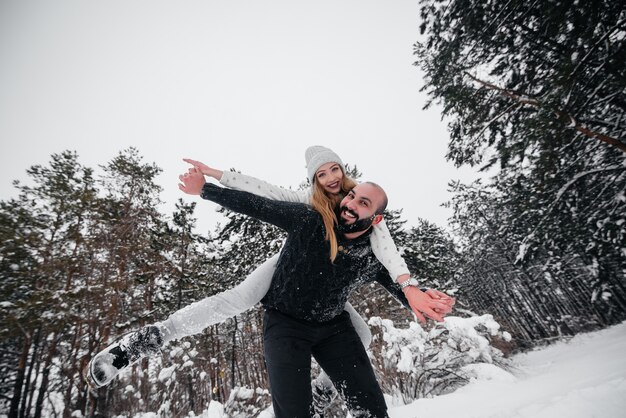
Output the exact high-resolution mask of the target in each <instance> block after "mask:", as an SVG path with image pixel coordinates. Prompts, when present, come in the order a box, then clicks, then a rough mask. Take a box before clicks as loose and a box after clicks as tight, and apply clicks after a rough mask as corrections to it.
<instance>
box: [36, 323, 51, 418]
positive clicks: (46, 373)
mask: <svg viewBox="0 0 626 418" xmlns="http://www.w3.org/2000/svg"><path fill="white" fill-rule="evenodd" d="M55 339H56V336H55V335H54V334H53V335H52V338H50V347H49V348H48V356H47V357H46V362H45V364H44V367H43V371H42V372H41V386H40V387H39V394H38V395H37V402H35V418H41V411H42V410H43V401H44V399H45V396H46V392H47V391H48V384H49V383H50V366H51V365H52V358H53V357H54V353H55V352H56V341H55Z"/></svg>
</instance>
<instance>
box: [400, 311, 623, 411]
mask: <svg viewBox="0 0 626 418" xmlns="http://www.w3.org/2000/svg"><path fill="white" fill-rule="evenodd" d="M513 360H514V363H515V364H516V365H517V366H518V370H517V371H514V374H515V376H513V375H511V374H508V373H505V372H500V370H498V372H495V373H494V372H493V371H494V370H493V368H492V366H490V365H485V367H484V368H478V369H477V376H478V378H477V379H475V380H473V381H472V382H470V384H468V385H466V386H464V387H462V388H461V389H459V390H457V391H455V392H453V393H450V394H447V395H443V396H438V397H435V398H431V399H420V400H417V401H415V402H413V403H412V404H410V405H405V406H399V407H392V408H391V409H390V411H389V412H390V416H391V418H414V417H419V418H424V417H436V418H560V417H567V418H591V417H597V418H613V417H615V418H621V417H626V323H622V324H620V325H617V326H614V327H612V328H609V329H605V330H602V331H598V332H594V333H589V334H582V335H578V336H576V337H574V338H572V339H571V340H569V341H567V342H559V343H557V344H554V345H552V346H549V347H547V348H544V349H541V350H537V351H533V352H530V353H526V354H521V355H518V356H515V357H514V358H513Z"/></svg>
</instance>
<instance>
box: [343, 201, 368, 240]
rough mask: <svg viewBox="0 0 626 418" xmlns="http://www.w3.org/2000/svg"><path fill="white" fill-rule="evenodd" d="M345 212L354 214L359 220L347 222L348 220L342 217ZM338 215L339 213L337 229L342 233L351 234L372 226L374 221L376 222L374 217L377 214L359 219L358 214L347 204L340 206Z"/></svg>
mask: <svg viewBox="0 0 626 418" xmlns="http://www.w3.org/2000/svg"><path fill="white" fill-rule="evenodd" d="M343 212H347V213H349V214H351V215H353V216H354V217H355V218H357V220H356V221H355V222H353V223H351V224H347V223H346V222H347V221H346V220H345V219H344V218H342V217H341V214H342V213H343ZM336 215H337V231H339V232H341V233H342V234H351V233H353V232H361V231H365V230H366V229H368V228H369V227H370V226H372V222H374V218H375V217H376V214H373V215H372V216H370V217H369V218H364V219H358V215H357V214H356V213H354V212H353V211H351V210H350V209H348V208H347V207H345V206H344V207H343V208H342V207H339V208H338V209H337V212H336Z"/></svg>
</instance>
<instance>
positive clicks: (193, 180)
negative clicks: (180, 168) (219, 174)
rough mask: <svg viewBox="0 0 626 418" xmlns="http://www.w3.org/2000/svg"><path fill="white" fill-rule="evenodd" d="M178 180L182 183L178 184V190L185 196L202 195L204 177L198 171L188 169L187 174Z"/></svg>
mask: <svg viewBox="0 0 626 418" xmlns="http://www.w3.org/2000/svg"><path fill="white" fill-rule="evenodd" d="M178 179H179V180H180V181H181V183H182V184H181V183H178V188H179V189H180V190H182V191H183V192H185V193H187V194H191V195H196V196H198V195H200V193H202V188H203V187H204V184H205V183H206V180H204V175H203V174H202V173H201V172H200V170H198V169H195V168H190V169H189V172H188V173H185V174H182V175H180V176H178Z"/></svg>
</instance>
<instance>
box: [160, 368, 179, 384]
mask: <svg viewBox="0 0 626 418" xmlns="http://www.w3.org/2000/svg"><path fill="white" fill-rule="evenodd" d="M175 369H176V365H173V366H170V367H165V368H164V369H161V371H160V372H159V380H160V381H161V382H164V381H166V380H168V379H169V378H171V377H172V374H173V373H174V371H175Z"/></svg>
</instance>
